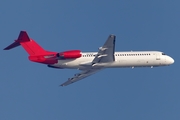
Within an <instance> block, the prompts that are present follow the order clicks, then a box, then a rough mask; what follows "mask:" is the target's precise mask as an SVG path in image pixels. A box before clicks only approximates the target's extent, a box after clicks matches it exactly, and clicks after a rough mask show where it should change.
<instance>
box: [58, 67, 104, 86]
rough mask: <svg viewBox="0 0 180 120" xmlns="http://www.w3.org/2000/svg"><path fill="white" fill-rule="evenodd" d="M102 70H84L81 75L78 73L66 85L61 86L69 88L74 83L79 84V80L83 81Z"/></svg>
mask: <svg viewBox="0 0 180 120" xmlns="http://www.w3.org/2000/svg"><path fill="white" fill-rule="evenodd" d="M99 70H101V69H89V70H84V71H82V72H81V73H77V74H75V75H74V77H72V78H69V79H68V81H66V82H65V83H63V84H61V86H67V85H69V84H72V83H74V82H77V81H79V80H82V79H84V78H86V77H88V76H90V75H92V74H94V73H96V72H97V71H99Z"/></svg>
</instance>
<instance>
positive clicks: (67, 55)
mask: <svg viewBox="0 0 180 120" xmlns="http://www.w3.org/2000/svg"><path fill="white" fill-rule="evenodd" d="M81 56H82V54H81V51H80V50H69V51H64V52H60V53H58V54H57V57H58V58H59V59H76V58H80V57H81Z"/></svg>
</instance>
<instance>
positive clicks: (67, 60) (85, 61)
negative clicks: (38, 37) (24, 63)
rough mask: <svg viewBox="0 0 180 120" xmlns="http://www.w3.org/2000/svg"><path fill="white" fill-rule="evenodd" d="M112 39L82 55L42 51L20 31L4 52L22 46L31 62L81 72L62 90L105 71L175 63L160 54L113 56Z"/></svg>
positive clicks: (148, 52)
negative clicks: (96, 49) (107, 69)
mask: <svg viewBox="0 0 180 120" xmlns="http://www.w3.org/2000/svg"><path fill="white" fill-rule="evenodd" d="M115 39H116V36H115V35H109V37H108V38H107V40H106V42H105V43H104V45H103V46H102V47H99V50H98V52H81V51H80V50H68V51H64V52H51V51H47V50H45V49H43V48H42V47H41V46H40V45H38V44H37V43H36V42H35V41H34V40H33V39H31V38H29V36H28V34H27V33H26V31H21V32H20V34H19V37H18V39H17V40H15V42H13V43H12V44H11V45H9V46H7V47H6V48H4V50H10V49H12V48H14V47H17V46H19V45H21V46H22V47H23V48H24V49H25V50H26V52H27V53H28V54H29V60H30V61H33V62H38V63H42V64H46V65H47V66H48V67H51V68H57V69H64V68H68V69H78V70H80V71H81V72H80V73H77V74H75V75H74V76H73V77H72V78H69V79H68V80H67V81H66V82H65V83H63V84H61V86H66V85H69V84H71V83H74V82H76V81H79V80H81V79H83V78H86V77H88V76H90V75H92V74H94V73H96V72H97V71H100V70H102V69H105V68H124V67H131V68H134V67H151V68H152V67H158V66H167V65H170V64H173V63H174V60H173V58H171V57H170V56H168V55H166V54H164V53H163V52H160V51H130V52H115Z"/></svg>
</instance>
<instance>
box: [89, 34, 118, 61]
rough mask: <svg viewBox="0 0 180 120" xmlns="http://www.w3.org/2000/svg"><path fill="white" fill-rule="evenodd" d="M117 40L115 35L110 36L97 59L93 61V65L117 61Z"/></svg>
mask: <svg viewBox="0 0 180 120" xmlns="http://www.w3.org/2000/svg"><path fill="white" fill-rule="evenodd" d="M115 39H116V36H115V35H109V37H108V39H107V40H106V42H105V43H104V45H103V46H102V47H100V48H99V51H98V53H97V55H96V57H95V58H94V60H93V61H92V63H93V64H95V63H105V62H113V61H115V58H114V49H115Z"/></svg>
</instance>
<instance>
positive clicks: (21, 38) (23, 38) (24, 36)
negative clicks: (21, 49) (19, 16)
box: [4, 31, 30, 50]
mask: <svg viewBox="0 0 180 120" xmlns="http://www.w3.org/2000/svg"><path fill="white" fill-rule="evenodd" d="M28 41H30V39H29V37H28V34H27V33H26V31H21V32H20V34H19V37H18V39H17V40H15V42H14V43H12V44H10V45H9V46H7V47H6V48H4V50H10V49H12V48H15V47H18V46H19V45H20V43H22V42H28Z"/></svg>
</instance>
